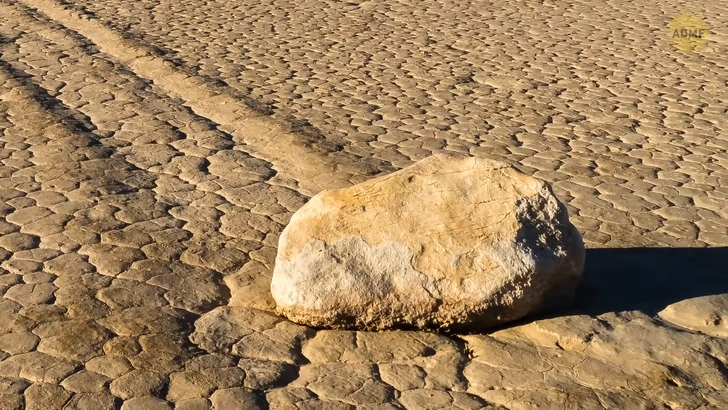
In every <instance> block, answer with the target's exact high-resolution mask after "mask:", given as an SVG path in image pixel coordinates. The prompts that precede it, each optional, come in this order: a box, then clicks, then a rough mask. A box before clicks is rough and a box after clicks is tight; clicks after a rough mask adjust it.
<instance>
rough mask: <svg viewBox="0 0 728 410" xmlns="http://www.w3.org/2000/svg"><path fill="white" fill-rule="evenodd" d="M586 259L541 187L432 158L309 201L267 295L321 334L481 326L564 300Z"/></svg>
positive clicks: (459, 159)
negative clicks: (336, 330) (340, 330)
mask: <svg viewBox="0 0 728 410" xmlns="http://www.w3.org/2000/svg"><path fill="white" fill-rule="evenodd" d="M584 255H585V251H584V246H583V243H582V240H581V236H580V235H579V232H578V231H577V230H576V228H574V226H573V225H572V224H571V223H570V222H569V219H568V215H567V212H566V208H565V207H564V206H563V205H562V204H561V203H560V202H559V201H558V200H557V199H556V197H555V196H554V195H553V193H552V192H551V189H550V188H549V186H548V184H546V183H545V182H543V181H541V180H538V179H536V178H532V177H529V176H527V175H524V174H522V173H520V172H518V171H517V170H515V169H513V168H511V167H510V166H508V165H507V164H504V163H500V162H496V161H491V160H486V159H478V158H472V157H465V156H460V155H435V156H432V157H429V158H427V159H424V160H422V161H420V162H419V163H417V164H415V165H413V166H411V167H408V168H406V169H403V170H401V171H398V172H395V173H393V174H390V175H387V176H383V177H380V178H376V179H373V180H370V181H367V182H364V183H361V184H358V185H356V186H353V187H350V188H345V189H339V190H331V191H324V192H321V193H320V194H318V195H316V196H315V197H313V198H312V199H311V201H310V202H308V203H307V204H306V205H305V206H303V207H302V208H301V209H300V210H299V211H298V212H296V213H295V214H294V216H293V217H292V218H291V222H290V224H289V225H288V227H287V228H286V229H285V230H284V231H283V233H282V235H281V237H280V242H279V249H278V255H277V258H276V265H275V270H274V273H273V279H272V284H271V291H272V294H273V298H274V299H275V301H276V303H277V309H278V311H279V312H280V313H282V314H284V315H286V316H287V317H288V318H290V319H291V320H293V321H296V322H299V323H303V324H307V325H311V326H316V327H333V328H363V329H371V330H375V329H386V328H392V327H416V328H443V329H458V330H462V329H465V328H470V329H473V328H477V329H482V328H485V327H490V326H494V325H498V324H501V323H505V322H508V321H512V320H516V319H519V318H521V317H523V316H525V315H526V314H528V313H531V312H533V311H534V310H537V309H539V308H541V307H543V306H544V305H545V304H549V303H550V302H552V301H560V300H563V297H564V296H567V295H570V294H571V293H572V291H573V290H574V288H575V286H576V285H577V284H578V282H579V279H580V275H581V272H582V270H583V267H584Z"/></svg>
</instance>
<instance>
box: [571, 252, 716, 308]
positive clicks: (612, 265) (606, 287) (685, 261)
mask: <svg viewBox="0 0 728 410" xmlns="http://www.w3.org/2000/svg"><path fill="white" fill-rule="evenodd" d="M723 293H728V247H722V248H627V249H588V250H587V251H586V267H585V270H584V276H583V279H582V283H581V286H580V287H579V289H578V291H577V296H576V300H575V303H574V305H573V306H572V307H573V309H575V310H577V311H578V312H579V313H582V314H588V315H599V314H602V313H607V312H615V311H617V312H618V311H629V310H640V311H643V312H644V313H646V314H649V315H654V314H656V313H657V312H659V311H661V310H662V309H664V308H665V307H667V306H668V305H670V304H673V303H675V302H679V301H681V300H685V299H690V298H694V297H699V296H709V295H718V294H723Z"/></svg>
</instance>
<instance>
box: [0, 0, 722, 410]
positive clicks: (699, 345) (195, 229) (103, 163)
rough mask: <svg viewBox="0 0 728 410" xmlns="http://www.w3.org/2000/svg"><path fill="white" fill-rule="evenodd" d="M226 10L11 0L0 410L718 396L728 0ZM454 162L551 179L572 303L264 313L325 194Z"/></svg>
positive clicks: (679, 403)
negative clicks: (552, 311) (327, 318)
mask: <svg viewBox="0 0 728 410" xmlns="http://www.w3.org/2000/svg"><path fill="white" fill-rule="evenodd" d="M229 3H230V2H223V1H205V2H202V1H189V2H162V1H143V2H135V1H130V0H129V1H124V0H110V1H101V2H99V1H90V0H73V1H70V2H66V3H64V4H59V3H55V2H53V1H47V0H17V1H16V0H0V144H1V145H0V158H1V160H0V162H2V164H1V165H0V198H1V199H2V201H0V217H2V218H1V219H0V260H2V263H1V264H0V268H1V270H0V295H2V298H0V409H6V408H7V409H54V408H59V409H60V408H65V409H105V408H110V409H111V408H123V409H157V408H159V409H167V408H175V409H207V408H215V409H239V408H242V409H254V408H275V409H277V408H281V409H285V408H291V409H296V408H298V409H310V408H326V409H337V408H342V409H345V408H354V407H357V408H372V409H373V408H381V409H385V408H392V409H395V408H408V409H425V408H432V409H441V408H458V409H479V408H488V407H491V408H505V409H527V408H585V409H592V408H596V409H601V408H623V409H624V408H654V409H663V408H670V409H702V408H716V409H720V408H725V406H726V404H727V403H728V368H726V366H728V339H726V336H728V330H726V329H728V327H726V321H727V320H728V317H726V313H725V312H726V310H727V308H726V306H728V296H726V295H725V294H727V293H728V278H726V277H725V275H724V274H722V273H723V272H722V269H721V268H720V266H721V265H722V264H723V261H725V260H726V258H728V251H727V250H726V247H727V246H728V222H726V221H727V220H728V205H726V204H727V203H728V170H727V167H728V154H727V153H726V148H728V136H726V131H725V130H726V129H728V114H727V109H728V107H727V102H726V93H725V90H726V83H727V82H728V76H727V75H728V74H726V73H728V70H727V69H726V68H727V66H728V57H726V56H728V45H727V44H728V43H726V33H725V29H724V27H726V25H727V24H728V10H726V7H725V6H721V5H717V4H710V3H701V4H697V3H684V4H682V6H681V8H676V7H675V6H673V5H669V6H668V4H667V2H661V1H658V2H656V3H655V2H642V1H639V2H622V1H608V2H606V3H599V4H596V3H594V2H585V1H578V2H568V3H567V2H558V1H556V2H517V3H505V2H495V3H491V2H480V1H472V2H454V1H439V2H436V1H429V0H426V1H422V2H417V4H416V5H413V4H410V3H412V2H396V1H383V2H368V1H367V2H362V1H352V2H334V1H325V2H299V3H298V4H297V5H293V4H292V2H281V1H274V0H267V1H262V2H260V1H258V2H252V1H241V2H233V3H232V4H229ZM685 10H688V11H690V12H693V13H696V14H700V15H701V16H702V17H703V18H704V19H705V20H706V22H707V24H708V25H709V26H710V27H711V28H712V31H711V35H712V37H711V39H712V40H711V41H710V42H709V43H708V45H707V47H706V48H705V49H704V50H702V51H700V52H697V53H684V52H680V51H678V50H676V49H674V48H672V46H671V45H670V44H669V42H668V38H667V36H666V34H665V28H666V27H667V26H668V24H669V21H670V19H671V18H672V17H673V16H675V15H676V14H678V13H680V12H683V11H685ZM721 30H722V31H721ZM267 114H272V115H270V116H269V115H267ZM441 151H454V152H463V153H468V154H470V155H474V156H482V157H489V158H494V159H498V160H503V161H507V162H510V163H513V164H516V165H517V166H518V167H519V168H520V169H522V170H523V171H525V172H528V173H530V174H533V175H535V176H537V177H540V178H542V179H545V180H547V181H549V182H550V183H552V184H553V186H554V191H555V192H556V194H557V195H558V196H559V198H560V199H561V200H563V201H564V202H565V203H567V206H568V208H569V212H570V215H571V219H572V221H573V222H574V224H575V225H576V226H577V227H578V228H579V230H580V231H581V232H582V233H583V235H584V239H585V242H586V244H587V246H588V247H589V248H590V249H589V251H588V253H587V268H586V273H585V279H584V285H583V287H582V289H581V293H580V295H579V297H578V298H577V301H576V304H575V306H574V308H573V309H571V310H569V311H566V312H563V311H562V312H559V313H558V314H556V315H554V316H553V317H549V318H540V319H539V320H530V321H527V322H524V323H521V324H517V325H514V326H512V327H510V328H508V329H503V330H500V331H496V332H492V333H489V334H478V335H451V336H446V335H437V334H430V333H421V332H404V331H400V332H382V333H366V332H346V331H326V330H319V331H317V330H314V329H309V328H306V327H303V326H299V325H296V324H293V323H290V322H288V321H286V320H284V319H282V318H279V317H276V316H274V315H272V314H270V313H268V312H269V311H270V310H271V308H272V307H273V304H272V300H271V298H270V296H269V290H268V286H269V280H270V274H271V271H272V264H273V260H274V258H275V253H276V246H277V239H278V235H279V233H280V232H281V230H282V229H283V227H284V226H285V224H286V223H287V221H288V219H289V218H290V216H291V215H292V213H293V212H295V211H296V210H297V209H298V208H299V207H300V206H302V205H303V204H304V203H305V201H306V200H307V199H308V198H309V197H310V196H311V195H313V194H314V193H316V192H318V191H320V190H321V189H324V188H329V187H337V186H348V185H351V184H354V183H357V182H360V181H363V180H366V179H368V178H370V177H371V176H373V175H377V174H380V173H382V172H390V171H392V170H395V169H399V168H401V167H404V166H406V165H409V164H411V163H412V162H413V161H416V160H419V159H421V158H423V157H425V156H427V155H430V154H431V153H433V152H441Z"/></svg>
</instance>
